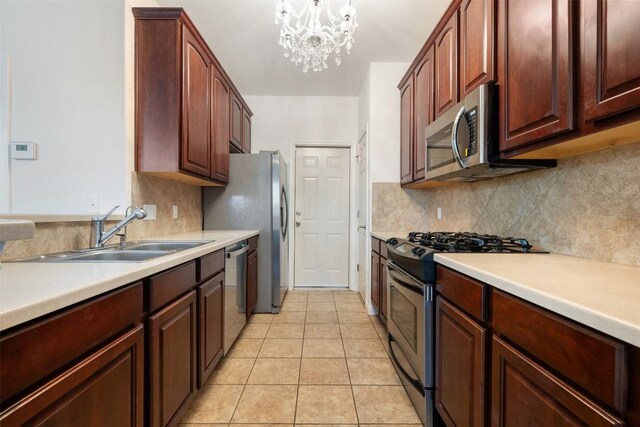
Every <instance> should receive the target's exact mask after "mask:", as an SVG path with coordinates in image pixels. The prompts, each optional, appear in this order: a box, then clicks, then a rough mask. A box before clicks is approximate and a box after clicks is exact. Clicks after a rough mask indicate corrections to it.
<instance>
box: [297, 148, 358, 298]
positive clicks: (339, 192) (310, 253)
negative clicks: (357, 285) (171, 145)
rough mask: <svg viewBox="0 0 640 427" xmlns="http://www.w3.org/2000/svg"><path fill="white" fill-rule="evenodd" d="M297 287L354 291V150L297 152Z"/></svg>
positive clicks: (302, 149) (325, 149) (320, 149)
mask: <svg viewBox="0 0 640 427" xmlns="http://www.w3.org/2000/svg"><path fill="white" fill-rule="evenodd" d="M295 191H296V194H295V215H294V225H295V260H294V263H295V278H294V280H295V282H294V283H295V286H327V287H329V286H330V287H348V286H349V149H348V148H329V147H304V148H296V188H295Z"/></svg>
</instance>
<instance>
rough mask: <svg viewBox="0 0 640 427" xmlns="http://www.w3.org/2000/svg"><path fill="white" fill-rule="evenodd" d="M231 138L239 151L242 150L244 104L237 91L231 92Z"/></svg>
mask: <svg viewBox="0 0 640 427" xmlns="http://www.w3.org/2000/svg"><path fill="white" fill-rule="evenodd" d="M230 127H231V139H230V142H231V143H232V144H233V145H234V147H235V148H236V149H237V150H238V151H242V104H241V103H240V100H239V99H238V97H237V96H236V94H235V93H233V92H231V125H230Z"/></svg>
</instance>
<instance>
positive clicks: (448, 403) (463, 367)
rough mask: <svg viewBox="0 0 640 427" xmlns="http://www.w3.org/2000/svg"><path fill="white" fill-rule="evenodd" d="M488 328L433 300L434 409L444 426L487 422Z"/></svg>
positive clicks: (475, 425)
mask: <svg viewBox="0 0 640 427" xmlns="http://www.w3.org/2000/svg"><path fill="white" fill-rule="evenodd" d="M486 342H487V330H486V329H485V328H484V327H482V326H481V325H480V324H478V323H477V322H475V321H474V320H472V319H471V318H470V317H468V316H466V315H465V314H464V313H462V311H460V310H458V309H457V308H455V307H454V306H453V305H452V304H450V303H449V302H447V301H446V300H445V299H443V298H442V297H438V298H437V300H436V408H437V410H438V412H439V413H440V415H441V416H442V418H443V420H444V421H445V423H446V424H447V426H449V427H452V426H459V427H466V426H468V427H481V426H484V425H486V421H485V420H486V414H485V401H486V399H485V395H486V391H485V390H486V389H485V383H486V380H485V377H486V374H485V372H486V371H485V366H486V363H485V361H486Z"/></svg>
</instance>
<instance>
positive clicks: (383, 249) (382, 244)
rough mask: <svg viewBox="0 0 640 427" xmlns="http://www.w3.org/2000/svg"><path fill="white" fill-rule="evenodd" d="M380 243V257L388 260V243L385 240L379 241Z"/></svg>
mask: <svg viewBox="0 0 640 427" xmlns="http://www.w3.org/2000/svg"><path fill="white" fill-rule="evenodd" d="M379 242H380V256H381V257H383V258H385V259H386V258H387V243H386V242H385V241H384V240H379Z"/></svg>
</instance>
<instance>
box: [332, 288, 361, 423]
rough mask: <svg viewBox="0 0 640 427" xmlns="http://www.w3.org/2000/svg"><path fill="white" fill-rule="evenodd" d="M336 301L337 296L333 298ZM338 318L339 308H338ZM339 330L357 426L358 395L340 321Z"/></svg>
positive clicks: (358, 419)
mask: <svg viewBox="0 0 640 427" xmlns="http://www.w3.org/2000/svg"><path fill="white" fill-rule="evenodd" d="M333 299H334V301H335V294H334V296H333ZM336 316H337V307H336ZM338 330H339V331H340V342H341V343H342V351H343V352H344V364H345V365H346V366H347V376H348V377H349V389H350V390H351V400H352V402H353V410H354V411H355V413H356V424H357V425H360V417H359V416H358V406H357V405H356V395H355V392H354V391H353V382H352V381H351V370H350V369H349V360H348V359H347V349H346V348H345V346H344V337H343V336H342V325H341V324H340V323H339V321H338Z"/></svg>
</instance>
